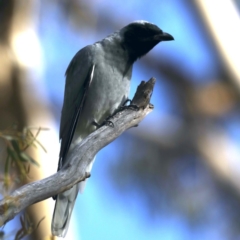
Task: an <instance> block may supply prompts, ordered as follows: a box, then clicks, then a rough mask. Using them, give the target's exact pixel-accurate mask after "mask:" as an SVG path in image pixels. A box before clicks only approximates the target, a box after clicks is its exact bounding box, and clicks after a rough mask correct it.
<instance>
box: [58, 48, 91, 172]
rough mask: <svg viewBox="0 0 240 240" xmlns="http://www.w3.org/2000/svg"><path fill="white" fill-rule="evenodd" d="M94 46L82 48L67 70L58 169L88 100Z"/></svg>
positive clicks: (61, 164) (62, 162)
mask: <svg viewBox="0 0 240 240" xmlns="http://www.w3.org/2000/svg"><path fill="white" fill-rule="evenodd" d="M93 52H94V49H93V46H92V45H89V46H87V47H85V48H83V49H81V50H80V51H79V52H78V53H77V54H76V55H75V56H74V58H73V59H72V61H71V62H70V64H69V66H68V68H67V71H66V83H65V92H64V102H63V108H62V116H61V123H60V136H59V137H60V140H61V150H60V155H59V163H58V170H59V169H60V168H61V167H62V166H63V164H64V161H65V158H66V155H67V152H68V150H69V147H70V145H71V142H72V138H73V135H74V132H75V128H76V125H77V122H78V119H79V116H80V115H81V111H82V109H83V106H84V102H85V100H86V96H87V91H88V89H89V86H90V84H91V81H92V78H93V74H94V69H95V65H94V64H93Z"/></svg>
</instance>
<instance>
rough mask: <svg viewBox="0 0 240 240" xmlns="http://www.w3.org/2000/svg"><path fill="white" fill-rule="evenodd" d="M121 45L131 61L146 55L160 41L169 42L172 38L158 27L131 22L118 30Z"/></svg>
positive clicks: (142, 22)
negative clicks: (127, 52)
mask: <svg viewBox="0 0 240 240" xmlns="http://www.w3.org/2000/svg"><path fill="white" fill-rule="evenodd" d="M120 34H121V36H122V44H123V47H125V48H126V49H127V50H128V51H129V54H130V56H131V58H132V60H133V61H135V60H137V58H140V57H142V56H143V55H145V54H147V53H148V52H149V51H150V50H151V49H152V48H153V47H154V46H156V45H157V44H158V43H159V42H161V41H170V40H174V38H173V37H172V36H171V35H170V34H168V33H164V32H163V31H162V30H161V29H160V28H159V27H158V26H156V25H154V24H151V23H149V22H144V21H139V22H133V23H130V24H129V25H127V26H126V27H124V28H122V29H121V30H120Z"/></svg>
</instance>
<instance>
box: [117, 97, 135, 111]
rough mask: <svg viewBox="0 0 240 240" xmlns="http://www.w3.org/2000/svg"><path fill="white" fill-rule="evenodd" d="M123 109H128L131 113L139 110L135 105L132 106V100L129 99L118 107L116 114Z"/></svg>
mask: <svg viewBox="0 0 240 240" xmlns="http://www.w3.org/2000/svg"><path fill="white" fill-rule="evenodd" d="M128 102H129V103H130V104H129V105H127V103H128ZM125 109H130V110H133V111H138V110H139V107H138V106H137V105H135V104H132V100H131V99H129V98H128V99H127V100H126V101H125V102H124V103H123V105H122V106H120V107H119V109H118V111H117V112H121V111H123V110H125Z"/></svg>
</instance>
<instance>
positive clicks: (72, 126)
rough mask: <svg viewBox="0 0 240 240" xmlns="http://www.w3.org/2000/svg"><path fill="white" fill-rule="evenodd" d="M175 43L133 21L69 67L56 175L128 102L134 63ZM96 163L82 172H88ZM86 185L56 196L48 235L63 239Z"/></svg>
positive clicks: (157, 30)
mask: <svg viewBox="0 0 240 240" xmlns="http://www.w3.org/2000/svg"><path fill="white" fill-rule="evenodd" d="M170 40H174V38H173V36H172V35H170V34H168V33H166V32H163V31H162V30H161V29H160V28H159V27H158V26H157V25H155V24H153V23H150V22H147V21H144V20H139V21H134V22H132V23H130V24H128V25H127V26H125V27H123V28H122V29H120V30H118V31H115V32H114V33H112V34H110V35H108V36H107V37H106V38H104V39H102V40H101V41H98V42H96V43H94V44H92V45H88V46H86V47H84V48H82V49H81V50H79V51H78V52H77V53H76V55H75V56H74V57H73V59H72V60H71V62H70V64H69V66H68V67H67V70H66V73H65V76H66V81H65V90H64V101H63V107H62V113H61V121H60V134H59V138H60V141H61V147H60V153H59V164H58V171H59V170H60V169H61V168H62V167H63V166H65V165H67V154H68V152H69V150H70V149H71V148H73V147H74V146H75V145H77V144H79V143H80V142H81V141H82V140H83V139H84V138H86V137H87V136H88V135H89V134H91V133H92V132H93V131H95V130H96V129H97V128H98V127H99V126H101V125H103V124H104V123H105V122H106V119H107V118H108V117H109V116H112V115H113V114H114V113H115V112H116V111H118V109H119V108H120V107H121V106H123V105H124V103H125V102H126V101H127V100H128V94H129V90H130V80H131V77H132V68H133V64H134V62H136V60H137V59H139V58H141V57H142V56H144V55H146V54H147V53H148V52H149V51H150V50H151V49H152V48H153V47H155V46H156V45H157V44H158V43H160V42H162V41H170ZM94 160H95V158H94V159H93V160H92V162H91V163H90V164H89V166H88V167H87V168H86V170H85V172H90V171H91V169H92V165H93V162H94ZM84 187H85V181H84V182H80V183H78V184H76V185H74V186H73V187H72V188H71V189H69V190H67V191H65V192H63V193H59V194H58V195H57V196H56V202H55V208H54V213H53V218H52V225H51V229H52V234H53V235H55V236H59V237H65V236H66V233H67V230H68V226H69V222H70V218H71V214H72V211H73V207H74V203H75V201H76V198H77V195H78V192H79V191H80V192H83V190H84Z"/></svg>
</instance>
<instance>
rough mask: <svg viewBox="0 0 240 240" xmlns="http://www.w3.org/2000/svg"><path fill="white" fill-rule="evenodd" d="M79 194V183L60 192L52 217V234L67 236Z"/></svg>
mask: <svg viewBox="0 0 240 240" xmlns="http://www.w3.org/2000/svg"><path fill="white" fill-rule="evenodd" d="M77 194H78V184H76V185H74V186H73V187H72V188H71V189H69V190H67V191H65V192H63V193H60V194H58V196H57V199H56V203H55V208H54V212H53V218H52V234H53V235H55V236H59V237H65V235H66V233H67V230H68V226H69V222H70V218H71V214H72V210H73V207H74V204H75V201H76V198H77Z"/></svg>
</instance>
